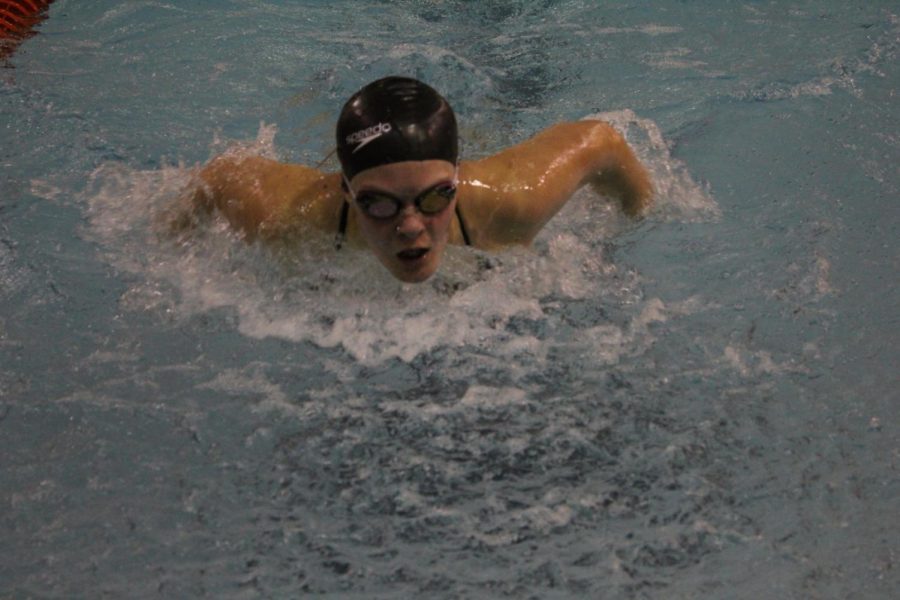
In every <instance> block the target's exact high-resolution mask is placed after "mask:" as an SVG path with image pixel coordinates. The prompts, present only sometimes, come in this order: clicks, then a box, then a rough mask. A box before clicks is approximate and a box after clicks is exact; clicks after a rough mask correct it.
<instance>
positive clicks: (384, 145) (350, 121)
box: [336, 77, 457, 180]
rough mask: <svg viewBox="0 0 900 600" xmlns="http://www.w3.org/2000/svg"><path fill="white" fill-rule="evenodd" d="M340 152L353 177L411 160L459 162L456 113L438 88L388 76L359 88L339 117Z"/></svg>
mask: <svg viewBox="0 0 900 600" xmlns="http://www.w3.org/2000/svg"><path fill="white" fill-rule="evenodd" d="M336 133H337V153H338V158H339V159H340V161H341V167H342V168H343V170H344V174H345V175H346V176H347V179H348V180H349V179H353V177H354V176H355V175H356V174H357V173H359V172H360V171H364V170H366V169H370V168H372V167H377V166H380V165H386V164H390V163H395V162H402V161H406V160H432V159H438V160H446V161H447V162H451V163H454V164H455V163H456V158H457V135H456V117H455V116H454V115H453V109H452V108H450V105H449V104H448V103H447V101H446V100H445V99H444V98H443V97H442V96H441V95H440V94H438V93H437V92H436V91H435V90H434V89H433V88H431V87H430V86H428V85H425V84H424V83H422V82H421V81H418V80H416V79H411V78H408V77H385V78H384V79H379V80H378V81H374V82H372V83H370V84H369V85H367V86H365V87H364V88H362V89H361V90H359V91H358V92H356V93H355V94H354V95H353V96H352V97H351V98H350V100H348V101H347V104H345V105H344V109H343V110H342V111H341V116H340V117H339V118H338V122H337V131H336Z"/></svg>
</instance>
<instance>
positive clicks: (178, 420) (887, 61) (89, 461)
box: [0, 0, 900, 598]
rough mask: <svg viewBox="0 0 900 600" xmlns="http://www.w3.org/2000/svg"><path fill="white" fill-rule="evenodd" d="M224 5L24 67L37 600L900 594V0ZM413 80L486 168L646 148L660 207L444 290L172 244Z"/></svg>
mask: <svg viewBox="0 0 900 600" xmlns="http://www.w3.org/2000/svg"><path fill="white" fill-rule="evenodd" d="M184 4H188V3H184ZM189 4H190V6H183V5H182V3H177V4H176V3H165V2H159V1H151V0H145V1H135V2H128V3H122V2H110V1H106V2H103V1H97V2H91V3H80V2H74V1H72V0H57V1H56V2H54V3H53V4H52V5H51V8H50V11H49V18H48V19H47V20H46V21H45V22H44V23H42V24H41V26H40V28H39V33H38V35H36V36H35V37H33V38H31V39H29V40H28V41H26V42H25V43H23V44H22V45H21V46H20V47H19V48H18V49H17V50H16V53H15V54H14V55H12V56H11V57H9V58H7V59H6V61H7V62H6V64H5V65H4V66H3V68H2V69H0V140H2V144H0V169H2V170H0V307H2V310H0V507H2V511H0V515H2V516H0V534H2V539H3V540H4V544H3V552H2V553H0V597H4V598H6V597H9V598H72V597H91V598H94V597H115V598H119V597H128V598H149V597H172V598H185V597H202V596H209V597H215V598H245V597H247V598H255V597H267V598H268V597H274V598H279V597H296V596H299V595H301V594H305V593H309V594H318V595H327V596H332V597H341V598H345V597H346V598H398V597H399V598H404V597H434V598H497V597H514V598H531V597H533V598H696V597H703V598H764V597H766V598H767V597H772V598H848V597H853V598H891V597H893V595H894V594H896V590H897V589H898V586H900V575H898V558H900V557H898V552H900V550H898V546H897V543H896V539H897V538H898V537H900V521H898V519H897V509H896V498H897V496H898V494H900V481H898V462H900V445H898V441H900V440H898V423H900V419H898V417H900V404H898V400H900V394H898V389H900V386H898V384H900V382H898V376H897V373H898V366H900V361H898V353H897V350H896V348H895V345H896V342H897V340H898V334H900V327H898V311H897V307H898V305H900V294H898V286H897V279H898V277H897V275H898V266H900V254H898V251H897V244H896V241H897V239H898V210H897V198H898V197H900V169H898V164H900V160H898V159H900V151H898V149H900V108H898V106H900V104H898V102H897V97H896V96H897V88H898V83H900V72H898V64H900V63H898V61H897V57H898V48H900V13H898V11H897V7H896V6H895V5H894V3H892V2H886V1H885V2H878V1H874V2H866V3H850V4H849V5H848V4H846V3H838V2H811V1H806V2H804V1H800V0H790V1H785V2H750V1H746V2H735V3H713V2H693V3H681V2H661V3H653V6H652V7H651V6H649V5H648V4H647V3H640V2H614V3H603V4H602V5H600V4H599V3H593V2H585V1H575V0H570V1H552V0H545V1H541V2H530V1H529V2H526V1H524V0H521V1H506V2H501V1H489V2H480V3H477V4H476V3H468V2H462V1H456V2H453V1H445V2H411V1H398V2H375V1H373V2H369V3H366V4H365V5H362V4H360V3H356V2H348V1H343V0H336V1H334V2H329V3H320V2H275V1H271V0H270V1H264V0H260V1H254V2H209V1H206V2H193V3H189ZM387 74H408V75H413V76H416V77H420V78H422V79H424V80H426V81H428V82H431V83H432V84H434V85H435V86H436V87H437V88H438V89H439V90H440V91H441V92H442V93H443V94H445V95H446V96H447V97H448V99H449V100H450V101H451V103H452V104H453V105H454V107H455V109H456V111H457V115H458V118H459V120H460V123H461V134H462V137H463V139H462V144H463V153H464V154H465V155H466V156H469V157H478V156H483V155H486V154H489V153H491V152H494V151H496V150H498V149H500V148H503V147H505V146H507V145H509V144H512V143H515V142H517V141H520V140H522V139H525V138H526V137H528V136H529V135H532V134H533V133H535V132H537V131H539V130H540V129H541V128H543V127H546V126H548V125H550V124H552V123H555V122H558V121H561V120H567V119H570V120H571V119H581V118H585V117H589V116H593V117H599V118H603V119H606V120H608V121H610V122H611V123H613V124H614V125H615V126H616V127H617V128H619V129H620V131H622V132H623V133H624V134H625V135H626V137H627V138H628V140H629V141H630V143H631V144H632V145H633V147H634V148H635V150H636V152H637V153H638V154H639V155H640V156H641V158H642V159H643V160H644V161H645V162H646V163H647V164H648V166H649V167H650V168H651V170H652V172H653V174H654V179H655V182H656V184H657V188H658V191H659V194H658V199H657V204H656V206H655V207H654V208H653V210H652V211H651V212H650V213H649V215H648V216H647V217H646V218H645V219H642V220H640V221H632V220H629V219H627V218H625V217H622V216H621V215H620V214H619V212H618V211H617V210H616V208H615V205H614V204H613V203H611V202H610V201H608V200H607V199H605V198H601V197H597V196H595V195H594V194H593V193H591V192H589V191H587V190H583V191H581V192H579V193H578V194H577V195H576V196H575V197H574V198H573V200H572V201H571V202H570V203H569V204H568V205H567V206H566V207H565V208H564V209H563V211H562V212H561V213H560V214H559V215H558V216H557V217H556V218H555V219H554V220H553V221H552V222H551V224H550V225H549V226H548V227H547V228H546V230H545V231H544V232H542V234H541V236H540V237H539V239H538V240H537V242H536V243H535V245H534V247H533V248H530V249H514V250H510V251H505V252H500V253H496V254H488V253H482V252H479V251H475V250H472V249H467V248H456V249H452V250H451V251H450V253H449V256H448V258H447V260H446V263H445V265H444V266H443V267H442V269H441V271H440V272H439V273H438V274H437V275H436V276H435V277H434V278H433V279H432V280H430V281H429V282H427V283H426V284H423V285H418V286H410V285H404V284H400V283H398V282H396V281H394V280H393V279H392V278H391V277H390V276H389V275H388V274H387V272H386V271H384V270H383V269H382V268H381V267H380V266H379V265H378V264H377V262H376V261H375V259H374V258H372V257H370V256H368V255H367V254H365V253H363V252H353V251H351V252H344V251H342V252H341V253H334V252H333V251H332V250H331V249H330V242H331V239H330V236H327V235H321V236H312V237H311V239H309V240H305V241H304V243H299V244H290V243H288V244H284V245H281V246H278V247H261V246H257V245H247V244H245V243H243V242H242V241H241V240H240V239H239V238H238V237H237V236H235V235H234V234H233V233H232V232H230V231H229V230H228V228H227V227H226V226H225V225H224V223H223V222H222V221H221V220H220V219H216V218H213V219H211V220H210V221H209V222H208V223H204V224H203V225H202V226H201V227H200V228H199V229H197V230H196V231H193V232H191V233H190V234H189V235H183V236H172V235H169V234H167V233H166V232H165V231H164V229H163V228H162V227H161V226H160V221H161V219H162V217H163V215H164V214H165V210H166V207H167V206H168V205H169V204H170V203H171V202H172V201H174V199H176V198H177V197H178V195H179V193H180V192H181V191H182V190H183V189H184V187H185V186H186V185H189V183H190V180H191V175H192V172H193V169H194V168H195V166H196V165H198V164H202V163H203V162H205V161H206V160H208V159H209V158H210V157H212V156H215V155H217V154H219V153H221V152H224V151H230V152H241V153H248V154H263V155H267V156H274V157H277V158H280V159H282V160H286V161H297V162H304V163H307V164H316V163H318V162H319V161H321V160H323V159H324V160H325V161H326V162H325V163H324V165H325V166H324V168H329V169H334V168H336V164H335V161H334V159H333V158H327V157H328V154H329V152H330V151H331V149H332V135H333V134H332V127H333V123H334V120H335V118H336V115H337V112H338V110H339V107H340V105H341V103H342V102H343V101H344V99H346V97H348V96H349V95H350V94H351V93H352V92H353V91H355V90H356V89H358V88H359V87H360V86H361V85H363V84H365V83H366V82H368V81H370V80H373V79H375V78H377V77H380V76H383V75H387Z"/></svg>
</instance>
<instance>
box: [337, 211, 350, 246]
mask: <svg viewBox="0 0 900 600" xmlns="http://www.w3.org/2000/svg"><path fill="white" fill-rule="evenodd" d="M349 216H350V205H349V204H348V203H347V201H346V200H344V204H343V205H342V206H341V222H340V223H339V224H338V232H337V235H336V236H334V249H335V250H340V249H341V246H343V245H344V238H345V237H346V236H347V218H348V217H349Z"/></svg>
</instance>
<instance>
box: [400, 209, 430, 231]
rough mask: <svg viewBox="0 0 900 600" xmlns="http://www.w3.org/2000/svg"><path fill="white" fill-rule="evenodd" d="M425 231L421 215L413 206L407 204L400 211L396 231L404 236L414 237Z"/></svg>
mask: <svg viewBox="0 0 900 600" xmlns="http://www.w3.org/2000/svg"><path fill="white" fill-rule="evenodd" d="M423 231H425V224H424V223H423V222H422V215H421V214H420V213H419V211H418V210H416V207H415V206H411V205H407V206H404V207H403V210H402V211H400V223H399V224H398V225H397V233H399V234H400V235H401V236H403V237H406V238H410V239H412V238H416V237H418V236H419V235H420V234H421V233H422V232H423Z"/></svg>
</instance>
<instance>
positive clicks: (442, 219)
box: [350, 160, 456, 283]
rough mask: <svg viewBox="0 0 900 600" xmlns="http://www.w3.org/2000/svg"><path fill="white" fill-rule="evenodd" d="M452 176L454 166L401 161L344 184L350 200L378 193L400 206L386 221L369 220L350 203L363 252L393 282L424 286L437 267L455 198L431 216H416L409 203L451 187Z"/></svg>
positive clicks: (411, 203) (412, 205) (433, 161)
mask: <svg viewBox="0 0 900 600" xmlns="http://www.w3.org/2000/svg"><path fill="white" fill-rule="evenodd" d="M455 172H456V169H455V166H454V165H453V164H452V163H449V162H447V161H443V160H425V161H406V162H399V163H392V164H388V165H382V166H379V167H373V168H371V169H366V170H365V171H362V172H360V173H358V174H357V175H356V176H355V177H354V178H353V179H352V180H351V181H350V186H351V187H352V189H353V192H354V194H355V196H356V198H364V197H365V195H366V194H370V193H381V194H386V195H388V196H391V197H393V198H397V199H399V200H400V201H402V206H401V207H400V211H399V212H398V213H397V214H396V215H394V216H392V217H388V218H376V217H373V216H371V215H369V214H368V213H366V212H365V211H364V210H362V208H361V207H360V204H359V203H358V202H356V201H353V200H351V201H350V202H351V205H352V206H353V209H354V211H355V214H356V222H357V223H358V224H359V230H360V233H362V236H363V238H364V239H365V240H366V243H367V244H368V245H369V248H371V250H372V252H373V253H374V254H375V256H377V257H378V260H380V261H381V262H382V264H383V265H384V266H385V267H387V269H388V270H389V271H390V272H391V273H392V274H393V275H394V277H396V278H397V279H399V280H401V281H405V282H407V283H419V282H421V281H425V280H426V279H428V278H429V277H431V276H432V275H433V274H434V272H435V271H437V268H438V266H439V265H440V264H441V259H442V258H443V256H444V250H445V249H446V247H447V241H448V239H449V237H450V223H451V222H452V220H453V214H454V208H455V206H456V198H455V197H454V198H453V200H452V201H451V202H449V203H448V204H447V206H446V208H444V209H443V210H440V211H439V212H436V213H434V214H425V213H423V212H422V211H420V210H419V209H418V208H417V207H416V205H415V204H414V200H415V199H416V198H418V197H419V196H420V195H421V194H422V193H423V192H426V191H428V190H431V189H435V188H437V189H440V188H442V187H443V186H445V185H451V184H452V183H453V179H454V175H455Z"/></svg>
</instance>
